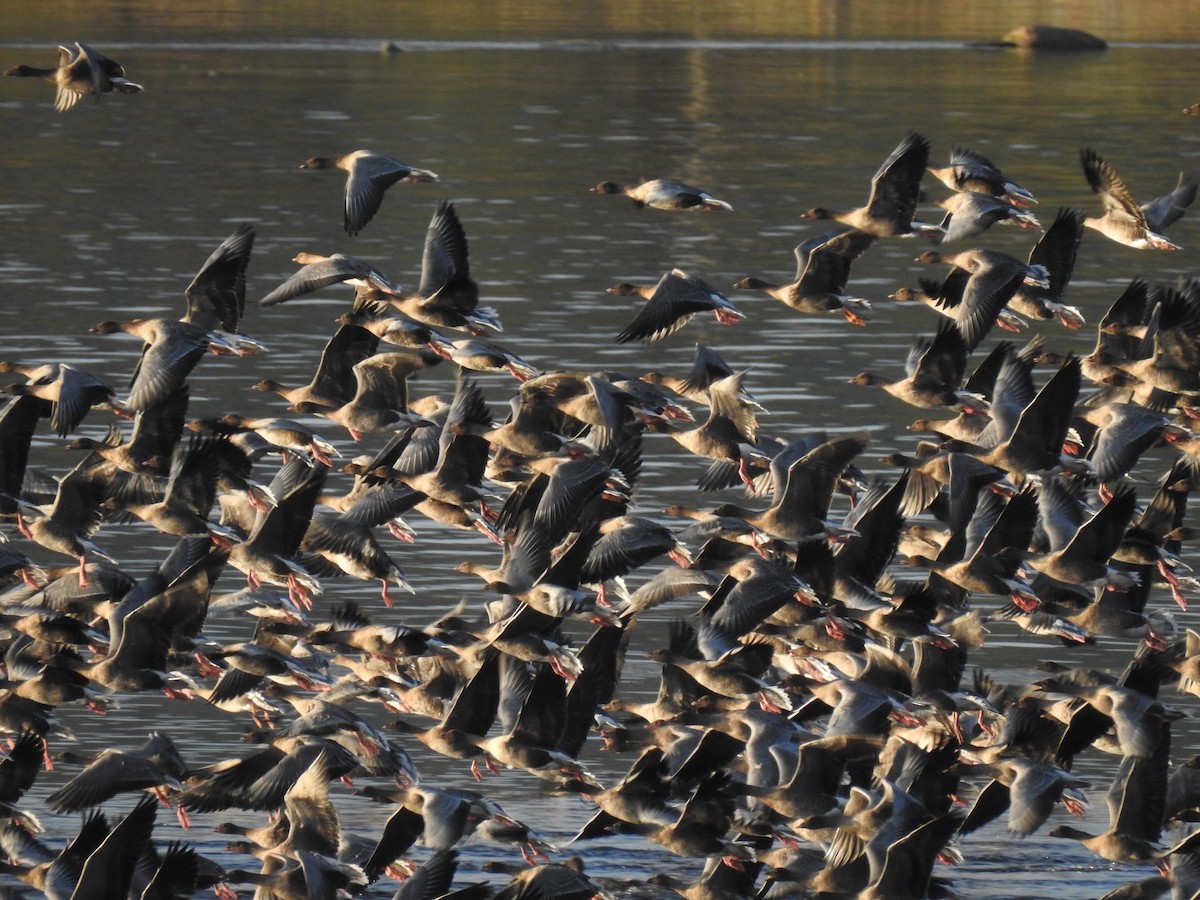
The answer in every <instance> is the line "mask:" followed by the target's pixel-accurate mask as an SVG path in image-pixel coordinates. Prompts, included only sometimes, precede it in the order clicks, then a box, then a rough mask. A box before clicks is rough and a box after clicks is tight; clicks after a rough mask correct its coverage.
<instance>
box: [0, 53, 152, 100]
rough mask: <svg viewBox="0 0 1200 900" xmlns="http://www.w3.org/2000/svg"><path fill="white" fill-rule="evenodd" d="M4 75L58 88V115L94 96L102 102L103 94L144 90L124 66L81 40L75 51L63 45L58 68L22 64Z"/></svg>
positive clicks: (134, 92) (136, 92)
mask: <svg viewBox="0 0 1200 900" xmlns="http://www.w3.org/2000/svg"><path fill="white" fill-rule="evenodd" d="M4 74H5V75H12V76H16V77H25V78H41V79H43V80H44V81H49V82H50V83H51V84H53V85H54V86H55V88H56V90H55V93H54V109H55V110H56V111H57V112H64V111H65V110H68V109H70V108H71V107H72V106H74V105H75V104H76V103H78V102H79V101H80V100H81V99H82V98H83V97H89V96H91V97H95V98H96V99H97V100H99V99H100V95H101V94H110V93H112V92H113V91H117V92H119V93H122V94H138V93H141V91H142V86H141V85H140V84H136V83H134V82H132V81H130V80H129V79H128V78H127V77H126V75H125V67H124V66H122V65H121V64H120V63H118V62H117V61H116V60H113V59H109V58H108V57H107V56H105V55H104V54H102V53H98V52H97V51H95V50H93V49H92V48H91V47H89V46H88V45H87V44H81V43H79V42H78V41H76V42H75V49H74V50H71V49H70V48H69V47H63V46H61V45H60V46H59V48H58V65H57V66H54V67H52V68H39V67H37V66H28V65H25V64H21V65H18V66H13V67H12V68H11V69H8V70H7V71H5V73H4Z"/></svg>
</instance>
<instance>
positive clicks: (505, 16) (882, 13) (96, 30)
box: [4, 0, 1200, 43]
mask: <svg viewBox="0 0 1200 900" xmlns="http://www.w3.org/2000/svg"><path fill="white" fill-rule="evenodd" d="M53 11H54V14H53V16H47V15H46V11H45V9H44V8H43V7H41V6H39V5H38V4H26V3H15V2H8V3H6V4H5V10H4V17H5V34H4V40H5V41H10V42H11V41H38V40H42V41H52V42H58V41H64V40H66V41H72V40H75V39H76V38H77V37H78V36H86V39H87V40H89V41H91V42H95V43H99V42H101V41H108V42H110V43H111V42H113V41H121V40H123V39H125V40H128V39H130V38H129V37H127V36H128V35H130V34H131V33H132V32H135V31H136V32H138V33H139V37H138V40H144V39H146V37H145V35H147V34H148V33H152V34H153V35H154V37H153V39H156V40H178V41H187V40H196V39H201V38H209V39H215V38H225V39H230V38H235V37H251V38H253V39H256V40H287V39H296V38H299V37H317V38H327V39H359V40H363V39H369V40H384V39H389V40H396V41H404V40H520V39H559V38H572V39H606V38H608V39H612V38H615V37H634V36H636V37H641V38H654V37H675V38H679V37H684V38H688V39H693V40H702V41H703V40H715V39H730V38H741V39H748V38H753V39H759V40H972V41H979V40H997V39H999V38H1000V37H1001V36H1003V35H1004V34H1006V33H1007V32H1009V31H1010V30H1012V29H1013V28H1016V27H1019V26H1022V25H1031V24H1039V23H1040V24H1046V25H1056V26H1060V27H1066V28H1080V29H1083V30H1086V31H1090V32H1092V33H1094V34H1096V35H1097V36H1099V37H1102V38H1104V39H1105V40H1108V41H1186V42H1191V41H1197V40H1200V2H1193V0H1186V2H1183V0H1181V2H1171V0H1166V2H1161V3H1124V2H1071V0H1052V2H1036V0H1017V2H1004V3H970V4H964V3H962V2H961V0H903V2H877V0H806V2H790V0H717V2H708V3H695V2H692V0H647V2H638V0H605V2H588V3H564V2H556V0H448V2H438V3H429V2H424V0H406V2H391V0H352V2H346V3H337V4H332V5H331V4H330V3H328V2H325V0H303V2H296V0H292V2H286V0H285V2H271V3H259V2H253V0H225V2H221V0H216V2H210V3H203V4H194V3H180V2H177V0H153V2H141V0H125V2H109V3H104V4H96V3H92V2H83V0H67V2H61V3H56V4H54V7H53Z"/></svg>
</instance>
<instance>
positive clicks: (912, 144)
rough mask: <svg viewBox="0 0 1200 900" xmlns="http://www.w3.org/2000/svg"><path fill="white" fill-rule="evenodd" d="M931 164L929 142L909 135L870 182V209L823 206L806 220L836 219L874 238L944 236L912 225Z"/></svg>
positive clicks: (933, 229)
mask: <svg viewBox="0 0 1200 900" xmlns="http://www.w3.org/2000/svg"><path fill="white" fill-rule="evenodd" d="M928 162H929V141H927V140H926V139H925V138H924V137H922V136H921V135H920V134H917V133H915V132H914V133H912V134H909V135H908V136H907V137H906V138H905V139H904V140H902V141H901V142H900V143H899V144H898V145H897V146H896V149H895V150H893V151H892V152H891V154H890V155H889V156H888V158H887V159H885V160H884V161H883V164H882V165H881V166H880V167H879V170H878V171H877V172H876V173H875V175H874V176H873V177H872V178H871V196H870V198H869V199H868V200H867V205H866V206H862V207H859V208H858V209H851V210H831V209H826V208H825V207H822V206H817V207H814V208H813V209H810V210H809V211H808V212H805V213H801V214H800V217H801V218H803V219H835V220H837V221H838V222H841V223H842V224H844V225H849V226H850V227H851V228H857V229H858V230H859V231H864V232H866V233H867V234H870V235H874V236H875V237H895V236H905V235H914V234H941V229H940V228H939V227H937V226H931V225H922V224H920V223H914V222H913V214H914V213H915V212H916V209H917V200H918V197H919V195H920V192H921V176H922V175H924V174H925V167H926V165H927V164H928Z"/></svg>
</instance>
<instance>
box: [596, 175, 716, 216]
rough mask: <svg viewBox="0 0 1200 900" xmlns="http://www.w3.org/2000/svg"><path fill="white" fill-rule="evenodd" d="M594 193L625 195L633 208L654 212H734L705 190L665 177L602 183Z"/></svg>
mask: <svg viewBox="0 0 1200 900" xmlns="http://www.w3.org/2000/svg"><path fill="white" fill-rule="evenodd" d="M588 190H589V191H591V192H592V193H593V194H624V195H625V196H626V197H628V198H629V199H630V200H632V201H633V204H634V206H636V207H637V208H638V209H641V208H642V207H643V206H649V207H652V208H654V209H706V210H709V211H712V210H716V209H730V210H731V209H733V207H732V206H730V205H729V204H728V203H726V202H725V201H724V200H718V199H717V198H716V197H714V196H713V195H712V194H710V193H708V192H707V191H702V190H700V189H699V188H694V187H692V186H691V185H688V184H683V183H682V182H678V181H668V180H666V179H665V178H655V179H653V180H651V181H643V182H641V183H640V184H617V183H616V182H615V181H602V182H600V183H599V184H598V185H596V186H595V187H593V188H588Z"/></svg>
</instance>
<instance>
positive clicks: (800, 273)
mask: <svg viewBox="0 0 1200 900" xmlns="http://www.w3.org/2000/svg"><path fill="white" fill-rule="evenodd" d="M873 243H875V236H874V235H872V234H868V233H867V232H865V231H859V230H858V229H857V228H851V229H849V230H846V231H839V232H831V233H829V234H824V235H820V236H818V237H814V238H810V239H809V240H807V241H805V242H804V243H802V244H799V245H797V247H796V251H795V253H796V280H795V281H793V282H791V283H790V284H772V283H770V282H767V281H763V280H762V279H761V278H753V277H747V278H743V279H741V280H740V281H738V282H737V283H736V284H734V287H735V288H738V289H739V290H760V291H765V292H766V293H767V294H768V295H769V296H771V297H774V298H775V299H776V300H778V301H779V302H780V303H783V304H784V305H785V306H788V307H791V308H792V309H794V310H796V312H802V313H817V314H821V313H827V312H840V313H841V314H842V315H843V316H845V317H846V321H848V322H850V323H851V324H853V325H866V324H867V320H866V319H865V318H864V317H863V315H862V311H863V310H865V309H870V306H871V305H870V303H868V302H867V301H866V300H863V299H862V298H860V297H852V296H850V295H849V294H847V293H846V283H847V282H848V281H849V280H850V264H851V263H852V262H853V261H854V260H856V259H858V257H859V256H861V255H862V254H863V252H864V251H866V249H867V248H868V247H870V246H871V245H872V244H873Z"/></svg>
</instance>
